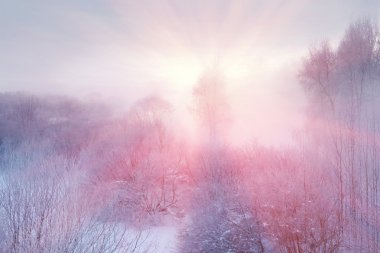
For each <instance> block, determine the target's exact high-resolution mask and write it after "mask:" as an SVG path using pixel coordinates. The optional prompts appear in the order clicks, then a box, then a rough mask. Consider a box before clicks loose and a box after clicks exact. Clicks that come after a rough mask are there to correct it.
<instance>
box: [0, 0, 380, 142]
mask: <svg viewBox="0 0 380 253" xmlns="http://www.w3.org/2000/svg"><path fill="white" fill-rule="evenodd" d="M379 14H380V1H379V0H313V1H312V0H308V1H307V0H288V1H286V0H274V1H271V0H262V1H255V0H250V1H248V0H247V1H239V0H231V1H226V0H212V1H208V0H191V1H188V0H181V1H169V0H151V1H144V0H133V1H130V0H128V1H122V0H119V1H116V0H91V1H90V0H88V1H78V0H65V1H53V0H46V1H38V0H36V1H33V0H24V1H20V0H0V91H15V90H26V91H32V92H36V93H62V94H72V95H76V96H79V97H82V96H84V97H92V98H97V97H99V98H102V99H109V100H112V101H113V102H117V103H125V104H128V103H130V102H131V101H134V100H136V99H137V98H139V97H142V96H145V95H150V94H156V95H162V96H164V97H166V98H168V99H169V100H172V101H173V102H174V103H177V102H178V104H181V105H178V106H182V107H184V108H185V107H186V106H187V103H188V102H189V101H190V97H191V87H192V86H193V85H194V83H196V81H197V80H198V78H199V76H200V75H201V74H202V73H203V71H205V70H206V69H208V68H210V67H213V66H215V65H217V66H218V68H219V69H221V70H222V72H223V73H224V74H225V76H226V78H227V83H228V87H229V92H230V94H231V100H232V101H235V102H234V107H235V108H236V113H235V114H236V116H237V117H239V118H240V120H238V121H240V122H244V121H247V122H248V121H249V122H252V124H245V126H244V127H243V126H242V125H243V124H241V126H242V129H241V131H239V132H240V133H243V132H244V131H251V130H252V129H251V128H254V129H255V132H256V133H257V134H256V135H257V136H258V138H261V139H263V140H264V141H268V142H274V140H277V139H279V138H280V137H281V136H282V137H283V135H284V132H283V131H282V130H279V124H282V125H283V127H282V128H283V129H290V128H291V127H292V126H296V125H299V124H300V122H301V120H300V117H301V116H300V115H301V113H302V106H303V104H304V102H303V100H302V95H301V94H300V91H299V90H300V89H299V87H298V86H297V82H296V78H295V74H296V72H297V68H299V64H300V60H301V58H302V57H303V56H305V55H306V54H307V49H308V47H309V46H311V45H313V44H315V43H318V41H321V40H322V39H330V40H331V41H333V42H336V41H337V40H338V39H339V37H341V36H342V34H343V32H344V30H345V28H346V27H347V25H348V24H349V23H350V22H353V21H355V20H357V19H358V18H363V17H369V18H370V19H372V20H373V21H374V22H377V21H378V20H377V16H378V15H379ZM179 101H181V103H179ZM184 101H185V102H184ZM243 128H244V130H243ZM285 139H286V138H285Z"/></svg>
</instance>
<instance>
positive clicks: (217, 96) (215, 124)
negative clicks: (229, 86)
mask: <svg viewBox="0 0 380 253" xmlns="http://www.w3.org/2000/svg"><path fill="white" fill-rule="evenodd" d="M225 89H226V87H225V81H224V80H223V76H222V74H220V73H219V72H217V71H210V72H206V73H205V74H204V75H203V76H202V77H201V78H200V79H199V82H198V83H197V85H196V86H195V87H194V89H193V97H194V111H195V114H196V116H197V117H198V119H199V120H200V122H201V126H202V127H203V129H204V130H205V131H206V136H208V138H209V139H210V140H211V141H215V140H216V139H219V140H220V139H222V138H223V134H225V131H226V130H227V127H228V125H229V120H231V119H230V118H229V117H230V113H229V109H230V108H229V104H228V98H227V94H226V90H225Z"/></svg>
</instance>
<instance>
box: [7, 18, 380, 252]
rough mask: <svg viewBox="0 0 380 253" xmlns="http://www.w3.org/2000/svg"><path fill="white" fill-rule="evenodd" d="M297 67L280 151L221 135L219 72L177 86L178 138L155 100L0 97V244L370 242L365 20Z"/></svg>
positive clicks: (244, 246)
mask: <svg viewBox="0 0 380 253" xmlns="http://www.w3.org/2000/svg"><path fill="white" fill-rule="evenodd" d="M342 32H343V31H342ZM298 70H299V71H298V76H297V80H298V82H299V85H300V86H301V87H302V89H303V92H304V95H305V97H306V98H307V110H306V113H305V122H304V124H303V126H304V127H303V129H301V130H300V131H299V132H297V134H296V135H295V136H294V142H295V143H296V144H295V145H289V147H286V148H285V147H281V148H275V147H268V146H265V145H262V144H259V143H255V142H252V143H250V144H244V145H243V144H242V145H231V143H229V141H228V139H227V138H225V136H226V132H227V131H228V129H229V127H230V124H232V123H231V122H232V121H233V120H232V118H233V116H234V115H233V112H231V111H230V110H229V99H228V94H227V93H226V92H225V83H224V81H223V77H222V75H221V74H220V73H218V72H212V71H211V72H207V73H205V74H204V75H203V76H202V77H201V78H200V79H199V81H198V82H197V83H195V84H194V88H193V93H192V94H189V96H192V105H191V108H192V109H191V113H192V116H193V117H194V119H195V121H196V122H197V127H198V128H199V131H197V137H192V138H191V139H192V140H191V141H190V140H189V138H187V137H186V136H184V134H183V133H182V131H180V130H179V127H178V122H177V121H176V120H174V117H173V116H172V115H173V113H174V112H175V110H176V108H175V106H173V105H172V104H170V103H169V102H168V101H167V100H166V99H165V98H164V97H159V96H148V97H145V98H142V99H140V100H139V101H137V102H136V103H134V104H133V105H132V106H130V107H129V108H128V110H126V111H123V112H116V111H114V110H113V109H112V108H111V107H109V106H108V105H107V104H103V103H96V102H85V101H82V100H80V99H76V98H71V97H67V96H60V95H58V94H57V95H50V96H42V95H36V94H32V93H27V92H22V91H20V92H3V93H0V252H4V253H27V252H28V253H34V252H36V253H37V252H38V253H48V252H49V253H65V252H67V253H99V252H105V253H111V252H115V253H119V252H127V253H143V252H179V253H191V252H207V253H213V252H215V253H223V252H226V253H227V252H230V253H266V252H268V253H269V252H272V253H337V252H344V253H351V252H352V253H376V252H380V186H379V183H380V111H379V108H380V34H379V31H378V27H377V26H376V25H374V24H373V23H372V22H370V21H368V20H359V21H356V22H353V23H352V24H351V25H349V26H348V27H347V29H346V31H345V32H344V33H342V37H341V38H340V41H339V42H338V43H337V44H335V43H330V42H329V41H327V40H325V41H322V42H321V43H319V44H318V45H316V46H313V47H310V50H309V52H308V53H307V54H305V55H304V59H303V61H302V64H301V65H300V66H298ZM278 127H281V125H279V126H278ZM252 131H255V129H252Z"/></svg>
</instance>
